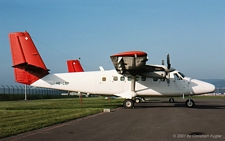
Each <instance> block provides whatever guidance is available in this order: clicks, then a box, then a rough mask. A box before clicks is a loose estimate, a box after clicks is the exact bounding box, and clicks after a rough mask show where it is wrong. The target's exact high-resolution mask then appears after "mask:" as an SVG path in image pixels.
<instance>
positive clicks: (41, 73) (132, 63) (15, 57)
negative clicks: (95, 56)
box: [9, 31, 215, 109]
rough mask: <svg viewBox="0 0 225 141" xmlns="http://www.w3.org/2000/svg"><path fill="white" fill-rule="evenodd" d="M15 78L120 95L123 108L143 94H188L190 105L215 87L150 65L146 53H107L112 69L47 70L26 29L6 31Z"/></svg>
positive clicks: (68, 88) (54, 87)
mask: <svg viewBox="0 0 225 141" xmlns="http://www.w3.org/2000/svg"><path fill="white" fill-rule="evenodd" d="M9 40H10V48H11V53H12V61H13V66H12V67H13V68H14V76H15V81H16V82H18V83H22V84H27V85H31V86H36V87H44V88H52V89H59V90H66V91H76V92H82V93H91V94H96V95H104V96H118V97H121V98H124V101H123V107H124V108H127V109H131V108H134V107H135V106H134V103H135V102H139V101H138V99H139V98H144V97H152V96H159V97H170V100H169V101H170V102H174V99H173V97H177V96H183V97H184V96H189V97H188V99H187V100H186V102H185V105H186V106H187V107H194V105H195V103H194V101H193V100H192V99H191V96H193V95H201V94H206V93H211V92H214V91H215V86H214V85H212V84H210V83H207V82H203V81H200V80H197V79H191V78H189V77H186V76H185V75H184V74H183V73H181V72H180V71H178V70H176V69H174V68H172V67H171V63H170V56H169V55H167V65H164V61H162V65H150V64H146V62H147V61H148V57H147V53H145V52H143V51H128V52H121V53H118V54H114V55H111V56H110V58H111V60H112V63H113V65H114V67H115V70H104V69H103V68H101V71H87V72H83V71H80V72H69V73H54V74H51V73H49V71H50V70H49V69H47V67H46V66H45V64H44V62H43V60H42V58H41V56H40V54H39V52H38V50H37V48H36V47H35V44H34V43H33V41H32V39H31V36H30V35H29V33H28V32H26V31H25V32H12V33H9Z"/></svg>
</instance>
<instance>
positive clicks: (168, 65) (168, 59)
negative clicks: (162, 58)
mask: <svg viewBox="0 0 225 141" xmlns="http://www.w3.org/2000/svg"><path fill="white" fill-rule="evenodd" d="M170 67H171V64H170V54H167V68H168V70H169V69H170Z"/></svg>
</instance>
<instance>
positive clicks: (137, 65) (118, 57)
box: [110, 51, 175, 79]
mask: <svg viewBox="0 0 225 141" xmlns="http://www.w3.org/2000/svg"><path fill="white" fill-rule="evenodd" d="M110 58H111V60H112V62H113V65H114V67H115V69H116V70H117V72H118V73H119V74H122V75H132V76H135V75H140V76H144V77H150V78H159V79H160V78H166V76H167V74H168V73H169V72H171V71H174V70H175V69H173V68H171V64H170V59H169V55H168V56H167V64H168V66H165V65H147V64H146V62H147V61H148V57H147V53H145V52H142V51H129V52H122V53H118V54H114V55H112V56H110ZM163 62H164V61H163ZM163 64H164V63H163Z"/></svg>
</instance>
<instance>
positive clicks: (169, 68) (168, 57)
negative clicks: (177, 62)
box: [166, 54, 174, 85]
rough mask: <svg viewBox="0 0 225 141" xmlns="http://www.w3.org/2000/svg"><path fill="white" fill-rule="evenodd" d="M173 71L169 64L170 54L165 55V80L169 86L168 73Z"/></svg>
mask: <svg viewBox="0 0 225 141" xmlns="http://www.w3.org/2000/svg"><path fill="white" fill-rule="evenodd" d="M173 70H174V69H171V63H170V54H167V70H166V80H167V84H168V85H169V84H170V72H171V71H173Z"/></svg>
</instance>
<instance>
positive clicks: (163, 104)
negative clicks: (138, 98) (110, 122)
mask: <svg viewBox="0 0 225 141" xmlns="http://www.w3.org/2000/svg"><path fill="white" fill-rule="evenodd" d="M180 107H185V108H186V105H185V102H184V101H182V102H180V101H177V102H176V101H175V102H174V103H169V102H168V101H160V100H152V101H145V102H141V103H135V109H138V108H180ZM193 108H194V109H225V102H224V104H222V103H220V104H219V103H216V101H215V102H214V101H195V106H194V107H193Z"/></svg>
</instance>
